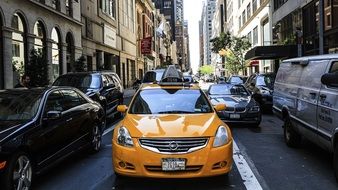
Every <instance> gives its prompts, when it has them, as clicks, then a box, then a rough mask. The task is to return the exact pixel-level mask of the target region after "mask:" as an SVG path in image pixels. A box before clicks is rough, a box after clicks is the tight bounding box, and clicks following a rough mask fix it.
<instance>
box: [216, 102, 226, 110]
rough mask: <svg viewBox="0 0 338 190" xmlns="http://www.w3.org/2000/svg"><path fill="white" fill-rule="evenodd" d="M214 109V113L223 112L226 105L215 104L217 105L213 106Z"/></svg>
mask: <svg viewBox="0 0 338 190" xmlns="http://www.w3.org/2000/svg"><path fill="white" fill-rule="evenodd" d="M214 108H215V110H216V111H223V110H225V108H226V105H225V104H217V105H215V106H214Z"/></svg>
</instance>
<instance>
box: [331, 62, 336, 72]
mask: <svg viewBox="0 0 338 190" xmlns="http://www.w3.org/2000/svg"><path fill="white" fill-rule="evenodd" d="M329 73H338V62H333V63H332V66H331V68H330V72H329Z"/></svg>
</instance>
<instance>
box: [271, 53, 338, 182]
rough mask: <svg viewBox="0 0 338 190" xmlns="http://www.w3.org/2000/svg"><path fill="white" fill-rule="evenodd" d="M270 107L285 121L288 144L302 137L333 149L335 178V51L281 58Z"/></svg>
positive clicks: (337, 90)
mask: <svg viewBox="0 0 338 190" xmlns="http://www.w3.org/2000/svg"><path fill="white" fill-rule="evenodd" d="M273 111H274V113H275V114H276V115H277V116H279V117H280V118H281V119H282V120H283V121H284V126H283V127H284V139H285V142H286V144H287V145H288V146H290V147H295V146H298V145H299V144H300V143H301V139H302V137H305V138H307V139H308V140H310V141H312V142H314V143H316V144H317V145H319V146H321V147H322V148H324V149H326V150H328V151H330V152H333V153H334V169H335V174H336V179H337V180H338V54H330V55H324V56H312V57H301V58H295V59H289V60H285V61H283V63H281V64H280V68H279V70H278V73H277V76H276V81H275V86H274V93H273Z"/></svg>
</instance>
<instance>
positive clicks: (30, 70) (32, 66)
mask: <svg viewBox="0 0 338 190" xmlns="http://www.w3.org/2000/svg"><path fill="white" fill-rule="evenodd" d="M47 63H48V61H47V59H46V56H45V54H44V53H43V50H41V49H39V50H36V49H32V51H31V52H30V55H29V62H28V64H27V66H26V74H27V75H28V76H29V77H30V79H31V85H32V86H36V87H37V86H46V85H48V84H49V80H48V64H47Z"/></svg>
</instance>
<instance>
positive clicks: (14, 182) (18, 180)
mask: <svg viewBox="0 0 338 190" xmlns="http://www.w3.org/2000/svg"><path fill="white" fill-rule="evenodd" d="M32 165H33V163H32V161H31V160H30V158H29V156H28V155H27V154H26V153H24V152H19V153H16V154H14V155H13V156H12V158H11V160H10V161H9V163H8V167H7V169H6V171H5V173H4V178H3V180H4V181H3V184H4V189H30V186H31V183H32V178H33V166H32Z"/></svg>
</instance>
